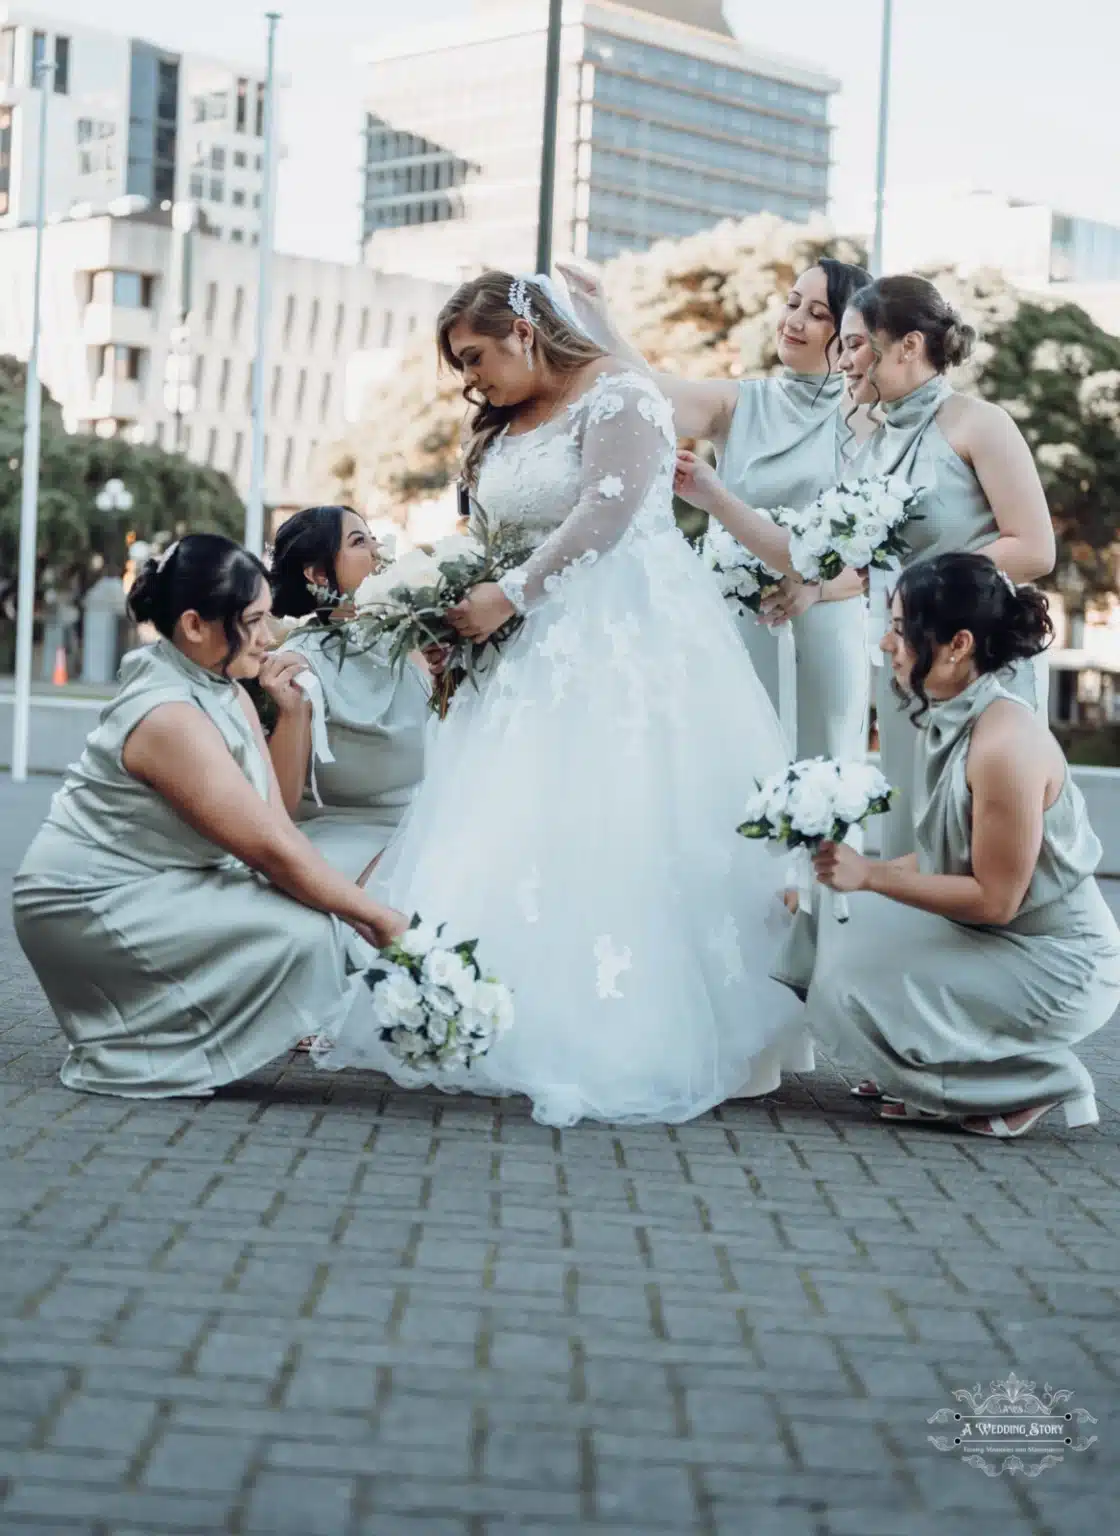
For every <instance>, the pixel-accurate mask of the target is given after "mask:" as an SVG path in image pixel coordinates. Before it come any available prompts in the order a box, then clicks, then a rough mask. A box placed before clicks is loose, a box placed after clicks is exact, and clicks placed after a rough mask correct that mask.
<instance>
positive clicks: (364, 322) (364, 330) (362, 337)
mask: <svg viewBox="0 0 1120 1536" xmlns="http://www.w3.org/2000/svg"><path fill="white" fill-rule="evenodd" d="M368 341H369V310H368V309H363V310H362V318H361V323H360V324H359V326H358V346H359V347H364V346H365V345H366V344H367V342H368Z"/></svg>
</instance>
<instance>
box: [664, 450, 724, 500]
mask: <svg viewBox="0 0 1120 1536" xmlns="http://www.w3.org/2000/svg"><path fill="white" fill-rule="evenodd" d="M718 489H719V476H718V475H717V474H716V472H715V470H714V469H713V468H712V466H711V465H710V464H709V463H708V461H707V460H706V459H702V458H701V457H700V456H699V454H696V453H690V452H689V450H688V449H687V448H678V449H677V467H676V469H675V470H674V472H673V491H674V493H675V494H676V495H677V496H679V497H680V499H681V500H682V501H687V502H688V504H689V506H690V507H698V508H699V509H700V511H701V512H710V511H711V504H712V499H713V496H714V493H715V492H716V491H717V490H718Z"/></svg>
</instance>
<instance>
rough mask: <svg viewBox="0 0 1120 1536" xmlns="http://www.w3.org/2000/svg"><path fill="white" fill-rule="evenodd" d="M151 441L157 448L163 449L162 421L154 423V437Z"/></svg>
mask: <svg viewBox="0 0 1120 1536" xmlns="http://www.w3.org/2000/svg"><path fill="white" fill-rule="evenodd" d="M152 441H153V442H154V443H155V445H156V447H157V448H162V447H163V422H162V421H157V422H156V430H155V436H154V437H153V439H152Z"/></svg>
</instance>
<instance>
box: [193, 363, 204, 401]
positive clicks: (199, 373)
mask: <svg viewBox="0 0 1120 1536" xmlns="http://www.w3.org/2000/svg"><path fill="white" fill-rule="evenodd" d="M205 372H206V359H205V357H203V355H202V353H201V352H200V353H199V354H198V356H197V357H196V358H195V360H194V388H195V394H196V395H197V396H199V397H201V395H202V379H203V375H204V374H205Z"/></svg>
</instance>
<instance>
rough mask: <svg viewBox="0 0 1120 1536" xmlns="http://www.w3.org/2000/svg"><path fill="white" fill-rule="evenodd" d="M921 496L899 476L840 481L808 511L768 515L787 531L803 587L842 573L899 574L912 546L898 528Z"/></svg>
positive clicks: (786, 509)
mask: <svg viewBox="0 0 1120 1536" xmlns="http://www.w3.org/2000/svg"><path fill="white" fill-rule="evenodd" d="M920 495H921V492H920V491H916V490H915V489H914V488H913V486H911V485H910V484H909V482H908V481H906V480H904V479H903V478H902V476H901V475H869V476H865V477H864V478H862V479H859V480H851V481H845V480H842V481H841V482H840V484H839V485H835V486H833V487H832V489H831V490H827V491H823V492H822V493H821V495H820V496H818V497H817V499H816V500H815V501H813V502H810V504H809V505H808V506H807V507H804V508H802V509H800V510H797V511H795V510H793V509H792V508H789V507H782V508H780V509H779V510H778V511H776V512H773V513H771V516H772V517H773V518H774V520H775V522H778V523H780V524H781V525H782V527H783V528H786V529H788V530H789V535H790V541H789V558H790V564H791V565H792V566H793V568H794V570H795V571H796V572H797V574H798V575H799V576H800V577H801V579H802V580H803V581H832V580H834V579H835V578H836V577H837V576H839V574H840V572H841V571H843V570H844V569H845V568H850V569H852V570H857V571H861V570H866V569H867V568H868V567H873V568H875V569H878V570H891V569H894V568H897V566H898V562H899V560H900V559H901V558H902V557H903V556H905V555H907V554H909V552H910V546H909V544H907V542H906V540H905V539H904V538H903V537H902V528H903V526H904V524H906V523H907V522H909V520H910V519H911V518H913V517H914V516H915V515H916V514H915V512H914V503H915V502H916V501H917V500H918V498H919V496H920Z"/></svg>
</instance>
